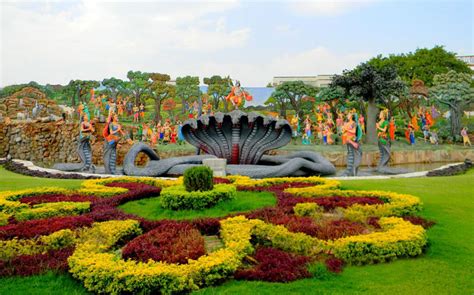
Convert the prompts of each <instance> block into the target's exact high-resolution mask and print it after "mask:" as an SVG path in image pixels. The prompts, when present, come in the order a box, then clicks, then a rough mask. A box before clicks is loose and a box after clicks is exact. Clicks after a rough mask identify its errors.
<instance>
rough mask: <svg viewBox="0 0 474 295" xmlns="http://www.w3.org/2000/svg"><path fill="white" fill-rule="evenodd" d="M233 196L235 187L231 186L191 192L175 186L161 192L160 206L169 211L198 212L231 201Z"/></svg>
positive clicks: (219, 185) (219, 186) (220, 185)
mask: <svg viewBox="0 0 474 295" xmlns="http://www.w3.org/2000/svg"><path fill="white" fill-rule="evenodd" d="M235 195H236V189H235V186H233V185H231V184H216V186H215V187H214V189H212V190H210V191H192V192H189V191H187V190H186V189H185V188H184V186H182V185H176V186H170V187H166V188H163V189H162V190H161V193H160V205H161V207H163V208H165V209H170V210H186V209H192V210H200V209H204V208H209V207H212V206H214V205H215V204H217V203H218V202H220V201H224V200H230V199H233V198H235Z"/></svg>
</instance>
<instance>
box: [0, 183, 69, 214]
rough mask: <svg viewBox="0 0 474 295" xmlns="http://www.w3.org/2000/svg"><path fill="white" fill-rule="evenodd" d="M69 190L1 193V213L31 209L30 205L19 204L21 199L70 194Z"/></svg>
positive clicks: (49, 188) (45, 189) (47, 188)
mask: <svg viewBox="0 0 474 295" xmlns="http://www.w3.org/2000/svg"><path fill="white" fill-rule="evenodd" d="M68 193H70V191H69V190H67V189H64V188H56V187H39V188H33V189H24V190H18V191H3V192H0V211H1V212H3V213H12V212H16V211H20V210H22V209H25V208H29V206H28V204H25V203H21V202H18V200H19V199H21V198H23V197H28V196H37V195H43V194H68Z"/></svg>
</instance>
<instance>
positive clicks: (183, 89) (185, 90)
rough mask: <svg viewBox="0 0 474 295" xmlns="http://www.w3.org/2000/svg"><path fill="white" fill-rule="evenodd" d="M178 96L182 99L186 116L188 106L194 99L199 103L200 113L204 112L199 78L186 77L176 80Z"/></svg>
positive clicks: (182, 111) (183, 111) (182, 110)
mask: <svg viewBox="0 0 474 295" xmlns="http://www.w3.org/2000/svg"><path fill="white" fill-rule="evenodd" d="M176 96H177V97H178V98H180V99H181V103H182V109H181V113H182V114H184V113H185V112H186V110H187V104H188V103H189V102H191V101H192V100H194V99H197V100H198V102H199V104H200V105H199V107H200V111H201V110H202V101H201V90H200V89H199V77H193V76H186V77H178V78H176Z"/></svg>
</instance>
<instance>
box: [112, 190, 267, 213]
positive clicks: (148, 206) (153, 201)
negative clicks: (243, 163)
mask: <svg viewBox="0 0 474 295" xmlns="http://www.w3.org/2000/svg"><path fill="white" fill-rule="evenodd" d="M275 204H276V198H275V196H274V195H273V194H272V193H269V192H245V191H238V192H237V193H236V196H235V198H234V199H231V200H226V201H222V202H219V203H217V204H216V205H214V206H213V207H211V208H206V209H201V210H179V211H177V210H169V209H164V208H162V207H161V205H160V197H156V198H148V199H142V200H136V201H131V202H128V203H125V204H123V205H121V206H120V209H122V210H123V211H125V212H127V213H130V214H135V215H138V216H141V217H144V218H147V219H151V220H161V219H174V220H181V219H198V218H204V217H224V216H227V215H229V214H232V213H243V212H248V211H251V210H254V209H258V208H263V207H267V206H273V205H275Z"/></svg>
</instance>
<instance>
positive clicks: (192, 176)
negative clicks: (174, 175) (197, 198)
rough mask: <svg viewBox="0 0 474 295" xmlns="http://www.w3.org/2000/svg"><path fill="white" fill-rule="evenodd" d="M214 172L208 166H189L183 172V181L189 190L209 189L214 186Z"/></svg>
mask: <svg viewBox="0 0 474 295" xmlns="http://www.w3.org/2000/svg"><path fill="white" fill-rule="evenodd" d="M212 177H213V172H212V170H211V168H209V167H207V166H196V167H191V168H188V169H186V170H185V171H184V174H183V183H184V186H185V187H186V190H187V191H188V192H194V191H209V190H211V189H212V187H213V182H212Z"/></svg>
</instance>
